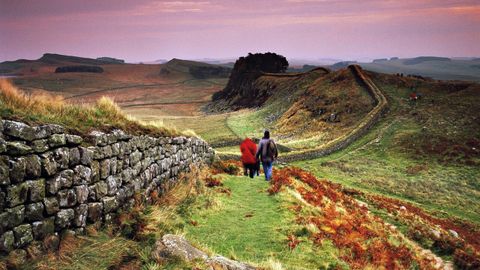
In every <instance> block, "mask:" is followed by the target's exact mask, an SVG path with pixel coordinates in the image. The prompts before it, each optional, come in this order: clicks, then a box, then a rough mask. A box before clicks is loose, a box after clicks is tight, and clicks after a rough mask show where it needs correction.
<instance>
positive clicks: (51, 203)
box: [43, 197, 60, 215]
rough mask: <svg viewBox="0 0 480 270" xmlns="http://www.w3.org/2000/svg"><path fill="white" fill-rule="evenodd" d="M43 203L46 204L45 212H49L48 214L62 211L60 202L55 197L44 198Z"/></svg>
mask: <svg viewBox="0 0 480 270" xmlns="http://www.w3.org/2000/svg"><path fill="white" fill-rule="evenodd" d="M43 204H44V205H45V212H47V214H48V215H53V214H56V213H57V212H58V211H60V204H59V203H58V200H57V198H55V197H48V198H45V199H43Z"/></svg>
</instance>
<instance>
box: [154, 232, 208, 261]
mask: <svg viewBox="0 0 480 270" xmlns="http://www.w3.org/2000/svg"><path fill="white" fill-rule="evenodd" d="M152 256H153V258H155V259H156V260H158V261H163V260H165V259H168V258H172V257H178V258H181V259H182V260H184V261H188V262H190V261H193V260H202V261H206V260H207V259H208V255H207V254H206V253H205V252H203V251H201V250H199V249H197V248H195V247H194V246H192V245H191V244H190V243H188V241H187V240H186V239H185V238H183V237H182V236H178V235H173V234H166V235H164V236H163V237H162V238H161V239H158V240H157V242H156V243H155V248H154V250H153V252H152Z"/></svg>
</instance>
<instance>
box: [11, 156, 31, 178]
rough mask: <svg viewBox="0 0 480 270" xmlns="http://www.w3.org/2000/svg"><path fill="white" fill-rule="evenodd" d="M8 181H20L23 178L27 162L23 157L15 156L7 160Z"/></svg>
mask: <svg viewBox="0 0 480 270" xmlns="http://www.w3.org/2000/svg"><path fill="white" fill-rule="evenodd" d="M9 165H10V181H11V182H12V183H20V182H22V181H23V180H24V179H25V175H26V166H27V162H26V161H25V158H15V159H10V160H9Z"/></svg>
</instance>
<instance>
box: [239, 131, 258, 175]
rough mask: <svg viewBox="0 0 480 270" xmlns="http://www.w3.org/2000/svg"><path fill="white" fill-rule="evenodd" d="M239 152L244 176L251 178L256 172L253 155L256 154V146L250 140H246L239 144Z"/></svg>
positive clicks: (255, 162)
mask: <svg viewBox="0 0 480 270" xmlns="http://www.w3.org/2000/svg"><path fill="white" fill-rule="evenodd" d="M240 151H241V152H242V158H241V159H242V164H243V172H244V175H247V172H248V175H249V176H250V178H253V176H254V174H255V173H256V172H257V159H256V158H255V155H256V153H257V145H256V144H255V143H254V142H253V141H252V140H251V139H250V138H246V139H245V140H243V142H242V143H241V144H240Z"/></svg>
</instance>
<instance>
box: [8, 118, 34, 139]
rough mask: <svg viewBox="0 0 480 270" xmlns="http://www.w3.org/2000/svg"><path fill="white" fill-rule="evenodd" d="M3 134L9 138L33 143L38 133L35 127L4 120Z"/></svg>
mask: <svg viewBox="0 0 480 270" xmlns="http://www.w3.org/2000/svg"><path fill="white" fill-rule="evenodd" d="M3 132H4V133H5V134H7V135H9V136H12V137H15V138H18V139H22V140H25V141H33V140H34V139H35V133H36V132H35V129H34V128H33V127H31V126H29V125H27V124H24V123H20V122H16V121H10V120H3Z"/></svg>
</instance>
